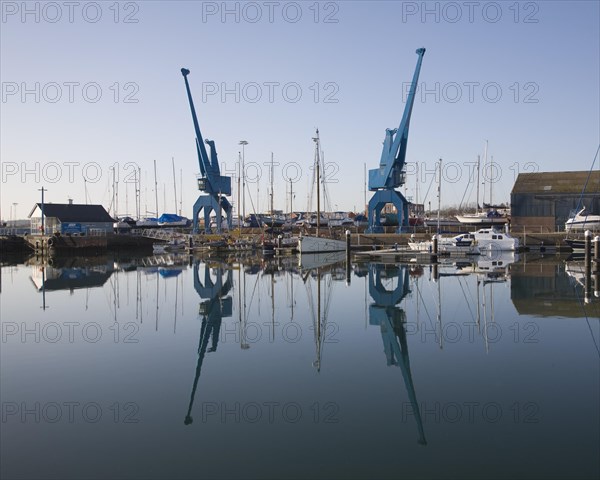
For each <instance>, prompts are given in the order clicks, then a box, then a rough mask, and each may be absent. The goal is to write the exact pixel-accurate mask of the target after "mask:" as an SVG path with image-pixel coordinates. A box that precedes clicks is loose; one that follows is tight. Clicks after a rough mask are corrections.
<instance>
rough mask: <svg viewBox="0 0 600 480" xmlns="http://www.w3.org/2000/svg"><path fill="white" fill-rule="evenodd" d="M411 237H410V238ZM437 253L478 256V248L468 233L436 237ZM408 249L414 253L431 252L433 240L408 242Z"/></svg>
mask: <svg viewBox="0 0 600 480" xmlns="http://www.w3.org/2000/svg"><path fill="white" fill-rule="evenodd" d="M411 237H412V236H411ZM437 238H438V252H440V253H462V254H464V255H478V254H479V247H478V246H477V245H476V244H475V241H474V240H473V239H472V238H469V234H468V233H463V234H460V235H456V236H454V237H442V236H441V235H439V236H438V237H437ZM408 247H409V248H410V249H411V250H413V251H415V252H433V240H424V241H420V242H415V241H412V239H411V241H409V242H408Z"/></svg>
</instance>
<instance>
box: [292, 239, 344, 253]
mask: <svg viewBox="0 0 600 480" xmlns="http://www.w3.org/2000/svg"><path fill="white" fill-rule="evenodd" d="M344 250H346V242H345V241H344V240H334V239H332V238H325V237H312V236H302V237H300V238H299V239H298V251H299V252H300V254H304V253H321V252H342V251H344Z"/></svg>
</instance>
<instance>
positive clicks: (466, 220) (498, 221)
mask: <svg viewBox="0 0 600 480" xmlns="http://www.w3.org/2000/svg"><path fill="white" fill-rule="evenodd" d="M456 219H457V220H458V221H459V222H460V223H461V224H462V225H477V226H480V227H483V226H493V225H504V224H505V223H506V222H507V221H508V219H507V218H506V217H488V216H487V215H457V216H456Z"/></svg>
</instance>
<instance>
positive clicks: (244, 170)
mask: <svg viewBox="0 0 600 480" xmlns="http://www.w3.org/2000/svg"><path fill="white" fill-rule="evenodd" d="M239 145H241V146H242V218H244V219H245V218H246V169H245V166H246V156H245V148H244V147H245V146H246V145H248V142H247V141H246V140H240V143H239Z"/></svg>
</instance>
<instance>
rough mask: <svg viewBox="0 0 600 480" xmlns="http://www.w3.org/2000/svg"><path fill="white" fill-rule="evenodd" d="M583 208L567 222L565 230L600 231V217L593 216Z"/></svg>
mask: <svg viewBox="0 0 600 480" xmlns="http://www.w3.org/2000/svg"><path fill="white" fill-rule="evenodd" d="M584 212H585V207H583V208H582V209H581V210H579V212H577V213H576V214H575V215H574V216H573V217H571V218H569V219H568V220H567V221H566V222H565V230H566V231H567V232H569V231H571V230H600V215H591V214H588V213H584Z"/></svg>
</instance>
